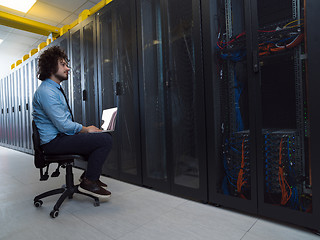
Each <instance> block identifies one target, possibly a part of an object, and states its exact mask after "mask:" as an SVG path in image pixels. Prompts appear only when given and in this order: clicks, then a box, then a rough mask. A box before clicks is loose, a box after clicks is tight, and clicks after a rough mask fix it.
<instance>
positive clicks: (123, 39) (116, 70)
mask: <svg viewBox="0 0 320 240" xmlns="http://www.w3.org/2000/svg"><path fill="white" fill-rule="evenodd" d="M128 5H129V7H128ZM135 10H136V6H135V1H129V2H128V1H116V2H111V3H109V4H108V5H107V6H106V7H105V8H103V9H101V10H100V11H99V12H98V13H97V30H98V32H97V36H98V39H97V43H98V44H97V49H98V68H99V71H98V74H99V75H98V76H99V89H100V91H99V115H100V116H101V115H102V110H103V109H106V108H111V107H116V106H117V107H118V115H117V124H116V131H115V132H114V133H112V136H113V149H112V151H111V153H110V155H109V156H108V159H107V162H106V164H105V165H104V168H103V173H104V174H106V175H110V176H113V177H116V178H118V179H121V180H124V181H129V182H132V183H136V184H141V157H140V147H141V146H140V123H139V122H140V121H139V99H138V96H139V87H138V86H139V85H138V84H139V83H138V71H137V48H136V44H137V40H136V11H135Z"/></svg>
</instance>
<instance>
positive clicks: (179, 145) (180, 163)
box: [137, 0, 207, 201]
mask: <svg viewBox="0 0 320 240" xmlns="http://www.w3.org/2000/svg"><path fill="white" fill-rule="evenodd" d="M137 3H138V7H137V9H138V14H137V15H138V16H139V17H138V43H139V46H138V47H139V76H140V105H141V118H140V119H141V127H142V129H141V132H142V159H143V184H144V185H146V186H149V187H153V188H155V189H158V190H162V191H166V192H170V193H172V194H176V195H180V196H186V197H192V198H194V199H199V200H204V201H206V199H207V195H206V194H207V192H206V176H207V175H206V150H205V146H206V145H205V117H204V116H205V115H204V98H203V96H204V94H203V92H204V85H203V81H202V79H203V76H202V61H201V59H202V49H201V31H200V28H199V26H200V3H199V1H192V0H190V1H160V0H159V1H148V0H141V1H137Z"/></svg>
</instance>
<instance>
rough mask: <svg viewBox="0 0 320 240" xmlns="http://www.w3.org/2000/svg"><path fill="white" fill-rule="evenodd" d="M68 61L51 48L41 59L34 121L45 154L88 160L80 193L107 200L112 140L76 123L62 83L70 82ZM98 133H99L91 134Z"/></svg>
mask: <svg viewBox="0 0 320 240" xmlns="http://www.w3.org/2000/svg"><path fill="white" fill-rule="evenodd" d="M67 62H68V58H67V55H66V54H65V53H64V52H63V50H62V49H61V48H60V47H58V46H54V47H50V48H48V49H47V50H45V51H44V52H43V53H42V54H41V55H40V57H39V60H38V78H39V80H41V81H42V83H41V85H40V86H39V87H38V89H37V91H36V92H35V94H34V96H33V102H32V106H33V112H32V116H33V119H34V122H35V124H36V126H37V128H38V130H39V135H40V143H41V147H42V149H43V151H44V153H45V154H79V155H85V156H87V159H88V165H87V170H86V171H85V172H84V174H83V175H82V176H81V179H82V181H81V183H80V186H79V188H78V189H79V191H80V192H83V193H87V194H90V195H93V196H96V197H98V198H99V199H100V200H106V199H108V198H109V197H110V196H111V193H110V192H109V191H108V190H106V189H105V188H106V187H107V185H106V184H104V183H103V182H101V181H100V180H99V177H100V175H101V171H102V166H103V164H104V162H105V160H106V158H107V156H108V154H109V152H110V150H111V147H112V138H111V135H110V134H108V133H102V132H101V130H100V129H98V128H97V127H95V126H88V127H85V126H82V125H81V124H79V123H76V122H74V121H73V116H72V112H71V109H70V107H69V104H68V101H67V98H66V96H65V94H64V92H63V90H62V88H61V86H60V83H61V82H62V81H64V80H67V79H68V72H69V70H70V68H69V67H68V64H67ZM92 132H95V134H91V133H92Z"/></svg>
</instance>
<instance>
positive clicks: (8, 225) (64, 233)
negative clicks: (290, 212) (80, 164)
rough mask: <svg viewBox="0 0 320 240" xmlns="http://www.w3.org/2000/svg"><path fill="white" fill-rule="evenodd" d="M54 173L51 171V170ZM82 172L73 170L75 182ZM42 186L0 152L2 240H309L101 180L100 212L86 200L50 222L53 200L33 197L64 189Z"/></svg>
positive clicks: (26, 167) (294, 231) (17, 155)
mask: <svg viewBox="0 0 320 240" xmlns="http://www.w3.org/2000/svg"><path fill="white" fill-rule="evenodd" d="M52 169H53V168H51V170H52ZM81 173H82V171H81V170H79V169H74V174H75V179H78V178H79V176H80V174H81ZM63 175H64V170H63V171H62V176H60V177H59V178H50V179H49V181H46V182H40V181H39V172H38V170H37V169H35V168H34V166H33V156H31V155H28V154H24V153H21V152H18V151H14V150H11V149H7V148H3V147H0V183H1V184H0V239H1V240H4V239H5V240H7V239H12V240H20V239H21V240H29V239H32V240H38V239H45V240H51V239H68V240H72V239H76V240H80V239H83V240H94V239H99V240H100V239H103V240H112V239H119V240H162V239H163V240H171V239H172V240H180V239H183V240H189V239H190V240H194V239H199V240H200V239H201V240H202V239H203V240H207V239H210V240H215V239H217V240H240V239H241V240H256V239H257V240H260V239H268V240H282V239H288V240H289V239H290V240H313V239H318V240H319V239H320V237H319V236H317V235H314V234H313V233H310V232H308V231H305V230H304V229H302V228H298V227H296V226H292V225H286V224H279V223H277V222H272V221H268V220H265V219H260V218H257V217H255V216H250V215H245V214H240V213H238V212H235V211H229V210H225V209H222V208H216V207H213V206H211V205H206V204H201V203H197V202H193V201H189V200H186V199H182V198H178V197H174V196H170V195H167V194H163V193H159V192H156V191H153V190H149V189H145V188H142V187H139V186H135V185H131V184H127V183H124V182H120V181H117V180H114V179H110V178H106V177H102V180H103V181H104V182H106V183H107V184H108V185H109V189H110V191H111V192H112V197H111V199H110V200H109V201H108V202H104V203H101V205H100V206H99V207H94V206H93V201H92V200H91V199H89V198H87V197H85V196H80V195H75V196H74V198H73V200H67V201H65V202H64V203H63V204H62V206H61V208H60V213H59V216H58V217H57V218H55V219H52V218H50V216H49V212H50V211H51V210H52V207H53V205H54V204H55V201H56V200H57V196H52V197H49V198H46V199H44V203H43V205H42V207H41V208H35V207H34V206H33V198H34V196H35V195H37V194H39V193H42V192H44V191H46V190H49V189H54V188H57V187H60V186H61V185H62V184H64V177H63Z"/></svg>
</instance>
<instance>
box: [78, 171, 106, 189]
mask: <svg viewBox="0 0 320 240" xmlns="http://www.w3.org/2000/svg"><path fill="white" fill-rule="evenodd" d="M85 174H86V171H84V172H83V173H82V174H81V176H80V178H79V181H80V182H82V179H83V178H84V176H85ZM96 182H97V184H98V185H99V186H100V187H103V188H107V187H108V185H107V184H105V183H103V182H101V181H100V180H99V179H98V180H97V181H96Z"/></svg>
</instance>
